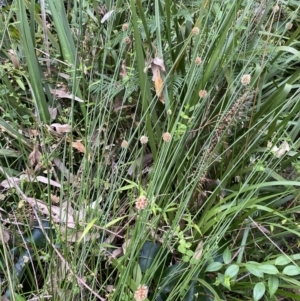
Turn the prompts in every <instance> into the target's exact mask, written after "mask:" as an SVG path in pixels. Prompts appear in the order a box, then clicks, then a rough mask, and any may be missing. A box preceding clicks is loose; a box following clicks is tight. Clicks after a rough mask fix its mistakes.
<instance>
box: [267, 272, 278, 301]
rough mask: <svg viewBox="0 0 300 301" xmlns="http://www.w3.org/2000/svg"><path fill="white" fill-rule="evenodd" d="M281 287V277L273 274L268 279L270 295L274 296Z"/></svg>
mask: <svg viewBox="0 0 300 301" xmlns="http://www.w3.org/2000/svg"><path fill="white" fill-rule="evenodd" d="M278 287H279V279H278V277H276V276H273V275H271V276H270V277H269V280H268V289H269V294H270V297H273V296H274V294H275V293H276V291H277V290H278Z"/></svg>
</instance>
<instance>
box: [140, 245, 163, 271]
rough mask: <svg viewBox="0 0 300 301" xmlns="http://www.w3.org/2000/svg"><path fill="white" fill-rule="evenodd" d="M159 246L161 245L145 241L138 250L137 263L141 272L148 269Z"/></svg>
mask: <svg viewBox="0 0 300 301" xmlns="http://www.w3.org/2000/svg"><path fill="white" fill-rule="evenodd" d="M160 248H161V245H159V244H156V243H154V242H152V241H146V242H145V243H144V245H143V247H142V249H141V251H140V258H139V265H140V268H141V271H142V272H143V273H145V272H146V270H147V269H149V268H150V267H151V265H152V263H153V261H154V259H155V257H156V255H157V253H158V252H159V250H160Z"/></svg>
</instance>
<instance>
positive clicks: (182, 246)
mask: <svg viewBox="0 0 300 301" xmlns="http://www.w3.org/2000/svg"><path fill="white" fill-rule="evenodd" d="M177 249H178V251H179V252H180V253H182V254H185V253H186V248H185V247H184V245H179V246H178V248H177Z"/></svg>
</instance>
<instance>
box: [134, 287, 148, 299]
mask: <svg viewBox="0 0 300 301" xmlns="http://www.w3.org/2000/svg"><path fill="white" fill-rule="evenodd" d="M147 296H148V287H147V286H146V285H139V286H138V288H137V290H136V291H135V293H134V299H135V300H136V301H143V300H145V299H146V298H147Z"/></svg>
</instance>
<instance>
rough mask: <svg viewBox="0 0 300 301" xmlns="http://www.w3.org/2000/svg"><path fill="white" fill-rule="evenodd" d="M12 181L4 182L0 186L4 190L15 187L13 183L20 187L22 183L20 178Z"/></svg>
mask: <svg viewBox="0 0 300 301" xmlns="http://www.w3.org/2000/svg"><path fill="white" fill-rule="evenodd" d="M10 179H11V180H10V181H8V180H3V181H2V182H1V183H0V186H2V187H3V188H6V189H8V188H13V187H15V186H14V185H13V184H12V183H11V182H13V183H15V184H17V185H19V184H20V183H21V179H20V178H17V177H14V178H10Z"/></svg>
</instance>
